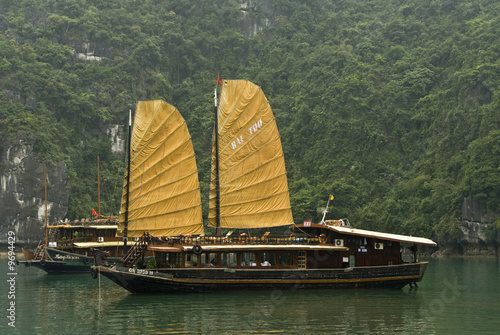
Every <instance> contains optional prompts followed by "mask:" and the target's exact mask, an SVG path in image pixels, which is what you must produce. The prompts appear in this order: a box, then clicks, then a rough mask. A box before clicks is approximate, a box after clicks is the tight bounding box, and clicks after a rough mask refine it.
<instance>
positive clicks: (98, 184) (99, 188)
mask: <svg viewBox="0 0 500 335" xmlns="http://www.w3.org/2000/svg"><path fill="white" fill-rule="evenodd" d="M97 206H98V212H97V213H98V214H99V217H100V216H101V179H100V177H99V155H97Z"/></svg>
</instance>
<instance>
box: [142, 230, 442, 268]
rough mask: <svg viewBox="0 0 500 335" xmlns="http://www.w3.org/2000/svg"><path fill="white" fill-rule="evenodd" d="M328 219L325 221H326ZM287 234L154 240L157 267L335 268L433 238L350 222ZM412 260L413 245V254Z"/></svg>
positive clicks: (393, 258)
mask: <svg viewBox="0 0 500 335" xmlns="http://www.w3.org/2000/svg"><path fill="white" fill-rule="evenodd" d="M327 223H328V222H327ZM297 228H298V229H297V230H296V231H297V233H292V234H291V235H289V236H272V235H266V237H265V238H264V239H263V238H252V237H249V236H247V235H246V234H241V235H240V236H239V237H233V238H222V239H218V238H213V237H205V236H197V237H196V236H189V238H186V237H185V236H184V237H181V238H178V239H171V240H170V241H169V243H168V245H165V244H152V245H149V246H148V250H149V251H151V252H153V253H154V254H155V259H156V267H157V268H159V269H161V268H164V269H168V268H235V269H335V268H353V267H366V266H384V265H398V264H403V263H405V260H404V259H403V252H406V251H408V250H410V249H408V246H410V247H411V250H412V251H413V250H415V249H414V248H415V247H414V246H415V245H416V244H424V245H435V243H434V242H433V241H430V240H427V239H423V238H414V237H410V236H403V235H396V234H386V233H379V232H372V231H367V230H362V229H355V228H352V227H350V226H348V225H332V224H314V225H310V226H308V227H304V226H302V225H300V226H297ZM411 261H416V250H415V252H414V253H413V259H412V260H411Z"/></svg>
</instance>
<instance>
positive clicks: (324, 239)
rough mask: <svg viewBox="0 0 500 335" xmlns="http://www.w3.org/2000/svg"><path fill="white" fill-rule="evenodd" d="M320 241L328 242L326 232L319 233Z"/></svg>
mask: <svg viewBox="0 0 500 335" xmlns="http://www.w3.org/2000/svg"><path fill="white" fill-rule="evenodd" d="M319 243H321V244H325V243H326V235H325V234H321V235H319Z"/></svg>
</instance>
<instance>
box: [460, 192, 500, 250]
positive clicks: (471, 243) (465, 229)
mask: <svg viewBox="0 0 500 335" xmlns="http://www.w3.org/2000/svg"><path fill="white" fill-rule="evenodd" d="M494 222H495V216H494V215H493V214H491V213H489V212H488V211H487V209H486V206H484V204H483V203H482V202H481V201H480V200H479V199H475V198H474V197H472V196H469V197H466V198H464V202H463V204H462V225H461V227H460V229H461V231H462V234H463V235H462V238H461V241H459V245H460V247H461V249H462V250H463V253H464V254H465V255H498V245H499V244H500V235H499V234H498V233H497V232H496V230H495V226H494Z"/></svg>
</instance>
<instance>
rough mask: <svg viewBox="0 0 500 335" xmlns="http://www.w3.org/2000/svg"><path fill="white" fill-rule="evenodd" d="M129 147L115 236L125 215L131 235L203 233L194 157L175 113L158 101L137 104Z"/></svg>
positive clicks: (186, 130)
mask: <svg viewBox="0 0 500 335" xmlns="http://www.w3.org/2000/svg"><path fill="white" fill-rule="evenodd" d="M130 148H131V152H130V157H131V159H130V178H129V184H128V185H127V179H125V185H124V188H123V190H124V191H123V192H124V193H123V197H122V207H121V213H120V219H119V226H118V231H117V235H118V236H123V234H124V228H125V219H126V217H128V224H127V235H128V236H129V237H133V236H141V235H142V234H144V233H150V234H152V235H153V236H173V235H179V234H201V233H203V220H202V216H201V197H200V186H199V181H198V171H197V168H196V159H195V156H194V150H193V145H192V142H191V136H190V135H189V131H188V129H187V125H186V122H185V121H184V119H183V118H182V116H181V115H180V113H179V111H178V110H177V109H176V108H175V107H173V106H171V105H169V104H167V103H166V102H163V101H160V100H157V101H141V102H139V103H138V104H137V108H136V113H135V119H134V125H133V131H132V135H131V146H130ZM127 189H128V190H129V191H128V198H129V201H128V212H127V215H125V211H126V208H127V207H126V203H125V201H126V199H127V192H126V190H127Z"/></svg>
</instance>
